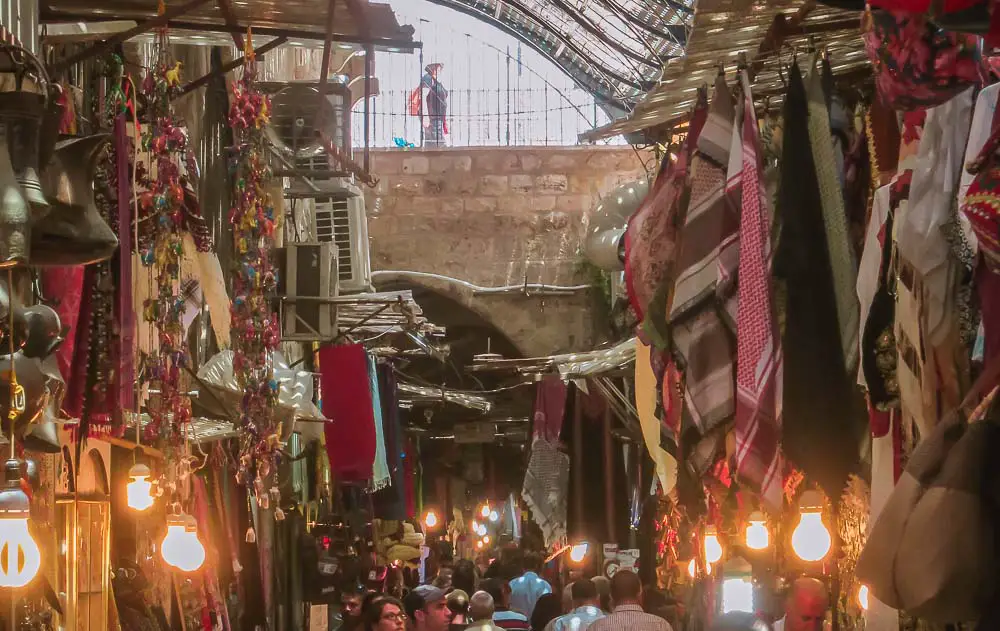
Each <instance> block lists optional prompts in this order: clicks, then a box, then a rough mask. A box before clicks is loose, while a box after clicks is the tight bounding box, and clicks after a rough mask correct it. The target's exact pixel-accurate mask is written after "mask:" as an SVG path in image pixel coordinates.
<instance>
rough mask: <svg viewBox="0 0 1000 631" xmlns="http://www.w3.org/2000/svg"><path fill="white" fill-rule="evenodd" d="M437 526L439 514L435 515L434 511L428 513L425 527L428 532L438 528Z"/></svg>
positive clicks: (425, 517) (425, 516)
mask: <svg viewBox="0 0 1000 631" xmlns="http://www.w3.org/2000/svg"><path fill="white" fill-rule="evenodd" d="M437 525H438V516H437V513H435V512H434V511H432V510H429V511H427V514H426V515H424V526H425V527H426V528H427V529H428V530H431V529H432V528H437Z"/></svg>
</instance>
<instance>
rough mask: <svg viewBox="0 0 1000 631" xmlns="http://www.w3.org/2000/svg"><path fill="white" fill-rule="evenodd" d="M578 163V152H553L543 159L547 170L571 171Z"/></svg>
mask: <svg viewBox="0 0 1000 631" xmlns="http://www.w3.org/2000/svg"><path fill="white" fill-rule="evenodd" d="M579 163H580V160H579V155H578V154H575V153H554V154H552V155H550V156H548V157H547V158H546V159H545V168H546V169H547V170H549V171H572V170H574V169H576V167H577V166H578V165H579Z"/></svg>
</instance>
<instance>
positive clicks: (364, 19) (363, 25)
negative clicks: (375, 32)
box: [346, 0, 372, 37]
mask: <svg viewBox="0 0 1000 631" xmlns="http://www.w3.org/2000/svg"><path fill="white" fill-rule="evenodd" d="M346 1H347V9H348V11H350V12H351V17H353V18H354V20H355V21H356V22H357V23H358V30H359V31H360V32H361V35H362V36H364V37H371V34H372V26H371V24H370V23H369V22H368V14H367V13H366V12H365V8H364V6H362V4H361V0H346Z"/></svg>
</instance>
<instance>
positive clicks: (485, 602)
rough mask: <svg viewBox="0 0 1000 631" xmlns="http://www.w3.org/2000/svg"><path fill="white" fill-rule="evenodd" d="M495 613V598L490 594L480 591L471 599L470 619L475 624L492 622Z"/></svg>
mask: <svg viewBox="0 0 1000 631" xmlns="http://www.w3.org/2000/svg"><path fill="white" fill-rule="evenodd" d="M494 612H495V607H494V606H493V597H492V596H490V595H489V593H488V592H483V591H478V592H476V593H475V594H473V595H472V598H470V599H469V617H470V618H472V621H473V622H479V621H480V620H492V619H493V614H494Z"/></svg>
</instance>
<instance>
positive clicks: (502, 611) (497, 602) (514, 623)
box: [480, 578, 530, 631]
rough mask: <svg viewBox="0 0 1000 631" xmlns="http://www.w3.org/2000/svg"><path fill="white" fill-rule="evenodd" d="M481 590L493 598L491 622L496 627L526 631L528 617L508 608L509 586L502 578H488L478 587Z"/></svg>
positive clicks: (513, 630) (528, 626)
mask: <svg viewBox="0 0 1000 631" xmlns="http://www.w3.org/2000/svg"><path fill="white" fill-rule="evenodd" d="M480 587H481V588H482V590H483V591H484V592H486V593H488V594H489V595H490V596H492V597H493V604H494V608H495V612H494V613H493V622H494V624H496V625H497V626H498V627H501V628H504V629H511V630H512V631H528V629H529V628H530V625H529V624H528V617H527V616H525V615H524V614H523V613H520V612H518V611H512V610H511V608H510V584H509V583H508V582H507V581H505V580H504V579H502V578H488V579H486V580H485V581H483V582H482V584H481V585H480Z"/></svg>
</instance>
